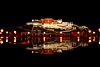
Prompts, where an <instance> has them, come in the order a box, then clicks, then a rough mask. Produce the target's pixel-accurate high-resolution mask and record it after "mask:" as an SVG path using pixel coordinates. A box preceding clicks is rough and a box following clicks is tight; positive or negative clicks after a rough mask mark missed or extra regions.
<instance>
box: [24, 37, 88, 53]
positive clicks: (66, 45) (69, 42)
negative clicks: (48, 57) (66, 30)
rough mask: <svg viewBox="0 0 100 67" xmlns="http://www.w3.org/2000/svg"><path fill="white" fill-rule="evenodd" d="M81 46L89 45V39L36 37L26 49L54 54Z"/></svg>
mask: <svg viewBox="0 0 100 67" xmlns="http://www.w3.org/2000/svg"><path fill="white" fill-rule="evenodd" d="M79 46H80V47H86V46H88V39H87V38H80V37H43V38H40V37H36V38H33V40H32V46H30V47H27V48H26V50H30V51H32V53H39V54H53V53H62V52H63V51H68V50H73V49H74V48H77V47H79Z"/></svg>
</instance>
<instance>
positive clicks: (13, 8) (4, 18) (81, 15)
mask: <svg viewBox="0 0 100 67" xmlns="http://www.w3.org/2000/svg"><path fill="white" fill-rule="evenodd" d="M5 5H6V6H3V5H2V6H1V13H0V14H1V15H0V17H1V22H0V23H1V25H0V26H4V27H5V26H6V27H7V26H14V25H23V24H25V23H26V22H27V21H31V19H32V18H33V19H35V18H37V19H40V18H46V17H47V18H49V17H50V18H54V19H59V18H62V19H63V21H73V22H74V23H75V24H78V25H87V26H89V27H90V28H98V27H99V25H100V21H99V19H100V10H99V6H100V5H99V4H98V2H87V1H86V2H73V1H71V2H69V1H68V2H66V1H65V2H64V1H63V2H62V1H58V2H54V1H50V2H44V1H43V2H40V1H37V2H36V1H34V2H18V3H17V2H16V3H15V2H14V3H11V4H6V3H5Z"/></svg>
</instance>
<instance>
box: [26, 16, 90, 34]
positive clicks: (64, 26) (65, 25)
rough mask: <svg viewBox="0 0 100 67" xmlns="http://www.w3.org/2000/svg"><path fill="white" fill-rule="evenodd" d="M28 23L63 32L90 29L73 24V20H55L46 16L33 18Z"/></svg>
mask: <svg viewBox="0 0 100 67" xmlns="http://www.w3.org/2000/svg"><path fill="white" fill-rule="evenodd" d="M26 25H33V28H34V27H40V28H43V29H46V30H50V31H56V30H60V31H62V32H71V31H74V30H80V31H81V30H82V31H83V30H85V31H86V30H88V27H86V26H78V25H76V24H73V22H63V21H62V19H58V20H54V19H53V18H45V19H40V20H37V19H35V20H34V19H32V22H27V23H26ZM33 28H32V29H33Z"/></svg>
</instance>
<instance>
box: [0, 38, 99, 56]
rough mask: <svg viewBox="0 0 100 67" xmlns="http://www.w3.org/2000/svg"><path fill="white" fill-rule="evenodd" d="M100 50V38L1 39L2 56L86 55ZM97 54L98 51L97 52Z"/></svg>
mask: <svg viewBox="0 0 100 67" xmlns="http://www.w3.org/2000/svg"><path fill="white" fill-rule="evenodd" d="M99 48H100V37H96V36H93V37H86V38H84V37H83V38H82V37H26V38H20V37H0V50H1V51H0V52H1V53H2V54H4V52H5V54H6V53H7V55H8V54H9V53H10V54H17V55H18V54H20V55H25V56H30V55H31V56H33V55H62V54H63V55H73V54H74V55H80V54H82V55H84V54H88V53H91V54H92V53H93V50H94V53H95V51H96V50H99ZM96 52H97V51H96Z"/></svg>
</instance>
